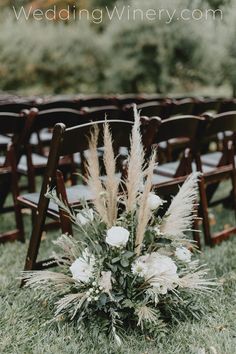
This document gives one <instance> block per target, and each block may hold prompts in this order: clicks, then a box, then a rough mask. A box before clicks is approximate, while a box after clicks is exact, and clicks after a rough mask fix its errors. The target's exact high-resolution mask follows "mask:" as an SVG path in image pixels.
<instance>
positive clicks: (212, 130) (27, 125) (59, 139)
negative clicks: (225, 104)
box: [0, 109, 236, 269]
mask: <svg viewBox="0 0 236 354" xmlns="http://www.w3.org/2000/svg"><path fill="white" fill-rule="evenodd" d="M38 117H39V113H38V112H37V111H36V110H34V109H33V110H31V111H30V112H24V113H23V114H22V115H21V116H20V117H18V116H17V115H14V114H11V115H10V116H8V118H7V119H6V115H4V114H3V115H2V116H0V119H1V127H5V128H4V133H6V134H8V133H11V134H14V141H13V144H12V145H11V146H10V147H8V152H7V157H6V159H5V162H4V163H3V165H2V171H1V172H2V175H3V176H4V178H3V179H1V187H0V191H1V195H0V196H1V198H0V200H1V204H0V205H1V209H2V210H3V204H4V201H5V198H6V194H7V191H9V188H10V183H12V191H13V200H14V210H15V215H16V221H17V230H16V231H15V232H13V233H12V234H11V235H10V234H9V233H8V234H7V235H4V237H3V238H2V240H7V239H9V238H10V239H14V238H17V239H19V240H22V241H23V240H24V232H23V223H22V217H21V212H20V209H21V207H28V208H32V209H33V210H35V215H36V217H35V221H34V227H33V232H32V236H31V241H30V247H29V251H28V257H27V262H26V268H27V269H33V268H35V267H36V268H37V267H41V266H43V264H44V262H43V263H42V262H41V263H39V264H38V263H37V262H36V259H37V253H38V249H39V245H40V239H41V234H42V231H43V228H44V226H45V218H46V215H47V214H48V215H49V216H51V217H53V218H54V219H56V220H60V222H61V227H62V230H63V232H72V230H71V225H70V224H69V223H68V218H65V216H64V215H63V213H61V211H60V210H58V209H57V207H56V206H55V205H52V204H51V205H50V204H49V201H48V199H46V198H45V192H46V189H47V188H48V186H49V185H51V187H53V186H56V187H57V190H58V193H59V194H60V195H62V196H63V199H64V200H65V201H67V202H68V203H69V204H73V205H79V204H80V201H81V199H83V198H85V199H86V200H90V199H91V198H92V195H91V193H90V192H89V190H88V187H87V186H86V185H74V186H72V187H70V188H69V189H66V188H65V186H64V176H63V174H62V164H61V161H62V158H63V157H64V158H65V157H68V156H74V154H77V153H81V154H83V153H84V151H86V150H87V149H88V143H87V138H86V136H87V135H88V134H89V131H90V129H91V127H92V126H93V124H94V123H92V122H88V121H87V123H85V124H80V125H78V121H75V120H73V119H72V121H70V119H69V117H67V119H66V120H64V121H62V122H61V124H56V126H55V128H54V131H53V137H52V141H51V147H50V151H49V156H48V160H47V165H46V167H45V170H44V180H43V184H42V188H41V193H40V196H39V195H38V194H37V193H28V194H26V195H24V196H20V193H19V187H18V174H17V172H19V170H18V165H19V163H20V159H21V158H22V155H23V153H26V154H27V148H26V147H27V142H28V139H29V136H30V134H31V132H32V130H33V126H34V125H36V126H37V120H38V122H40V120H39V119H38ZM108 118H110V117H109V116H108ZM142 121H143V122H144V123H145V124H143V125H142V126H143V127H144V128H143V141H144V143H145V147H146V150H147V151H150V149H151V146H152V145H153V144H157V146H158V147H160V146H161V144H162V143H163V142H166V141H170V140H173V139H182V141H183V143H182V145H181V151H180V156H181V158H180V159H179V160H177V161H173V162H171V163H170V162H168V163H164V164H162V165H160V166H158V168H157V169H156V171H155V178H154V180H153V188H154V189H155V190H157V192H158V193H159V194H163V195H169V194H170V193H173V191H174V190H176V188H177V186H178V185H179V184H180V183H183V181H184V180H185V178H186V176H187V175H189V173H191V171H193V170H196V169H197V170H199V171H201V172H202V173H203V177H202V178H201V180H200V183H199V190H200V196H201V203H200V215H201V216H202V217H203V226H204V234H205V241H206V243H207V244H213V243H217V242H219V241H220V240H222V239H224V238H226V237H228V236H229V235H230V234H231V233H233V232H234V231H235V230H234V229H230V230H227V231H224V232H223V233H221V234H218V235H216V236H215V237H212V235H211V232H210V225H209V218H208V204H209V202H210V201H211V199H212V196H213V194H214V193H213V192H214V190H215V186H216V185H217V184H218V183H219V182H220V181H221V180H222V179H225V178H229V179H230V180H231V181H232V187H233V193H232V196H233V202H234V203H235V201H236V193H235V186H236V180H235V155H234V150H233V143H234V142H235V136H234V135H233V134H235V133H231V135H230V136H229V135H227V139H225V140H224V144H223V148H222V151H218V152H217V153H214V154H209V153H207V154H202V150H203V147H204V146H205V143H206V141H209V140H211V139H212V138H215V137H216V136H217V135H218V134H219V133H222V132H223V133H224V132H235V131H236V112H231V113H226V114H221V115H218V116H215V117H214V119H212V118H211V117H210V116H207V117H196V116H179V117H173V118H169V119H166V120H162V121H161V120H160V119H159V118H151V119H148V118H143V120H142ZM57 122H58V121H57ZM54 123H56V121H53V124H54ZM62 123H64V125H63V124H62ZM83 123H84V122H83ZM97 123H98V126H99V127H100V130H101V129H102V125H103V122H100V123H99V122H97ZM38 124H42V122H40V123H38ZM65 124H67V126H68V127H70V128H66V126H65ZM13 127H14V129H12V128H13ZM111 127H112V132H113V135H114V141H115V142H116V144H117V146H118V147H119V146H122V147H126V148H127V149H128V148H129V133H130V130H131V127H132V122H130V121H127V120H115V119H113V120H111ZM203 137H204V138H203ZM101 148H102V146H101ZM71 165H72V166H73V164H68V166H71ZM72 172H73V169H71V171H70V173H72ZM9 176H11V177H12V178H9ZM77 196H78V197H77ZM234 208H235V205H234ZM197 235H198V234H196V235H195V238H196V240H197V241H198V242H199V239H198V237H197Z"/></svg>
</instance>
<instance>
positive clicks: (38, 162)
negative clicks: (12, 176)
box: [17, 153, 48, 174]
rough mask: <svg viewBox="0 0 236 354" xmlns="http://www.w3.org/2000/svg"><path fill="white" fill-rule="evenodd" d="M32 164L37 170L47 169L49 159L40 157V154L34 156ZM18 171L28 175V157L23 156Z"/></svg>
mask: <svg viewBox="0 0 236 354" xmlns="http://www.w3.org/2000/svg"><path fill="white" fill-rule="evenodd" d="M31 156H32V163H33V166H34V167H35V168H45V167H46V165H47V161H48V159H47V157H45V156H42V155H39V154H34V153H33V154H32V155H31ZM17 170H18V172H19V173H23V174H26V173H27V172H28V165H27V159H26V156H25V155H23V156H22V157H21V159H20V162H19V164H18V167H17Z"/></svg>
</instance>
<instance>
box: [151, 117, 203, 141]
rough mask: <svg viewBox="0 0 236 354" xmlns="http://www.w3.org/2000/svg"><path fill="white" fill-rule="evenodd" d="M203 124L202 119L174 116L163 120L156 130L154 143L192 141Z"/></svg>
mask: <svg viewBox="0 0 236 354" xmlns="http://www.w3.org/2000/svg"><path fill="white" fill-rule="evenodd" d="M205 124H206V120H205V118H204V117H195V116H176V117H173V118H168V119H165V120H163V121H162V123H161V125H160V127H159V129H158V133H157V136H156V142H157V143H161V142H163V141H168V140H171V139H176V138H188V139H189V140H190V141H193V140H194V139H195V138H196V134H198V132H199V133H200V131H201V128H202V129H203V126H205Z"/></svg>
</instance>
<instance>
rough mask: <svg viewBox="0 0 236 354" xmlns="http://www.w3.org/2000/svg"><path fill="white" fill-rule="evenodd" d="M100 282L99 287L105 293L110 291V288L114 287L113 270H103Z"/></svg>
mask: <svg viewBox="0 0 236 354" xmlns="http://www.w3.org/2000/svg"><path fill="white" fill-rule="evenodd" d="M98 284H99V289H100V290H101V289H102V290H103V291H104V292H105V293H109V292H110V290H111V289H112V284H111V272H110V271H108V272H102V276H101V278H100V280H99V282H98Z"/></svg>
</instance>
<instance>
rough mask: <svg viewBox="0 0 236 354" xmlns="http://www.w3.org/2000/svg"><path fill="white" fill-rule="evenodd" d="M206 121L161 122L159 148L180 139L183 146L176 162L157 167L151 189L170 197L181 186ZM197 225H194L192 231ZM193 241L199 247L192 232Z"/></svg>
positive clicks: (188, 118) (183, 118)
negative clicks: (164, 143) (183, 142)
mask: <svg viewBox="0 0 236 354" xmlns="http://www.w3.org/2000/svg"><path fill="white" fill-rule="evenodd" d="M205 126H206V120H205V118H203V117H195V116H179V117H173V118H169V119H166V120H163V121H162V122H161V125H160V127H159V129H158V132H157V135H156V138H155V141H156V144H157V146H158V147H159V146H160V145H161V144H162V143H163V142H168V141H170V140H177V139H181V140H182V141H185V144H182V145H181V151H180V158H179V160H178V161H172V162H167V163H164V164H160V165H158V166H157V168H156V170H155V176H154V179H153V188H154V190H156V191H157V193H158V194H162V195H164V196H170V194H171V193H176V192H177V191H178V186H179V185H180V184H182V183H183V182H184V181H185V180H186V178H187V177H188V176H189V174H190V173H191V172H192V171H193V167H192V165H193V162H194V153H195V152H194V149H195V144H196V140H197V139H198V136H199V134H200V132H202V131H203V130H204V129H205ZM197 228H198V225H197V223H195V227H194V229H197ZM194 239H195V240H196V241H197V243H198V246H199V247H200V238H199V233H197V232H194Z"/></svg>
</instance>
